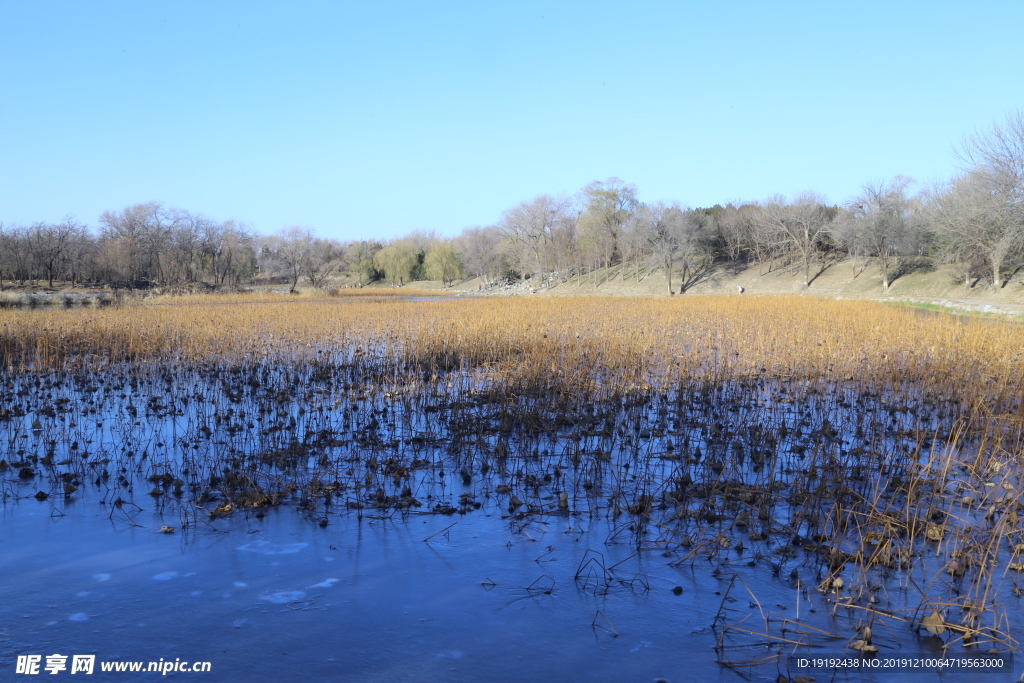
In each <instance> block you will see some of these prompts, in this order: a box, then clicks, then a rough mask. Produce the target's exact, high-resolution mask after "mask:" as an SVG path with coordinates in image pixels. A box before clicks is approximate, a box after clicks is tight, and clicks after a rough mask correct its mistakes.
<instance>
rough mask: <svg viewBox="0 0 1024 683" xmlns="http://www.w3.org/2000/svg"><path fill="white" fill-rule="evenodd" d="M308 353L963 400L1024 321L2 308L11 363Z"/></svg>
mask: <svg viewBox="0 0 1024 683" xmlns="http://www.w3.org/2000/svg"><path fill="white" fill-rule="evenodd" d="M317 352H321V353H323V352H327V353H337V352H340V353H345V354H349V355H348V357H349V358H353V359H354V358H364V359H370V358H372V359H376V360H378V361H379V362H381V363H384V364H385V365H386V364H389V363H390V364H391V365H390V366H389V367H392V368H393V369H394V372H395V373H397V374H398V375H400V374H402V373H406V372H416V373H418V374H420V375H422V373H424V372H426V373H435V374H436V373H437V372H439V371H441V370H452V369H459V368H465V369H475V370H480V369H484V370H486V371H487V372H488V373H489V374H490V375H491V376H492V377H494V378H496V379H504V380H506V381H508V382H513V383H518V382H525V383H531V384H532V383H540V384H541V385H545V384H552V383H557V384H559V385H560V386H563V387H566V388H572V387H579V388H581V389H583V388H588V389H593V388H594V387H595V386H597V385H600V386H601V387H603V388H605V389H607V390H625V389H629V388H631V387H636V386H637V385H650V384H661V383H665V382H667V383H672V382H675V381H677V380H681V379H687V378H689V379H692V378H694V377H695V376H696V377H706V378H707V379H709V380H714V381H728V380H730V379H734V378H739V377H750V376H757V375H762V376H764V375H767V376H773V377H778V376H786V377H790V378H806V379H809V380H824V381H827V382H830V383H831V382H836V381H840V382H843V381H851V380H852V381H857V382H858V383H860V384H861V385H862V386H864V385H865V384H867V385H870V386H875V387H877V388H879V389H893V388H898V387H900V386H901V384H902V383H905V382H912V383H914V384H915V385H916V386H917V388H918V389H927V390H934V391H935V392H936V393H937V394H939V395H955V396H958V397H960V398H962V399H980V400H986V399H1005V398H1007V397H1008V394H1007V392H1010V395H1016V396H1017V397H1019V396H1020V390H1021V383H1022V375H1024V327H1021V326H1019V325H1012V324H1003V323H999V322H990V321H986V320H962V319H958V318H954V317H950V316H944V315H930V314H922V313H920V312H916V311H912V310H906V309H901V308H896V307H892V306H885V305H882V304H878V303H873V302H861V301H822V300H817V299H811V298H806V297H733V298H723V297H692V298H690V297H686V298H679V299H671V300H651V299H600V300H596V299H590V298H580V299H572V298H559V299H516V298H500V299H499V298H486V299H473V298H466V299H460V300H437V301H409V300H391V299H386V298H382V299H372V300H371V299H367V298H365V297H341V298H338V299H334V300H330V301H302V300H290V301H286V302H280V303H273V302H266V301H253V302H251V303H247V302H229V303H225V302H224V300H223V299H222V298H216V297H210V298H209V299H208V300H202V299H192V300H189V301H186V302H181V303H176V304H173V305H152V304H134V305H129V306H124V307H118V308H108V309H98V310H85V309H79V310H74V309H71V310H35V311H22V310H7V311H0V364H2V366H3V367H4V368H6V369H8V370H13V371H17V370H24V369H35V370H44V369H46V370H55V369H61V368H72V367H94V368H95V367H102V366H104V365H107V364H110V363H118V362H125V361H128V362H151V361H157V362H160V361H167V362H172V361H173V362H188V363H192V362H206V361H211V360H216V361H218V362H247V361H252V360H259V359H263V360H274V359H276V358H280V359H281V360H282V361H284V360H287V359H295V358H301V357H313V358H315V357H316V355H317Z"/></svg>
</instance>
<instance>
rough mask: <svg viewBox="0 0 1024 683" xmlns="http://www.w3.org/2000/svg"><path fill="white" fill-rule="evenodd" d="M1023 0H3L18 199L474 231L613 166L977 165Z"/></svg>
mask: <svg viewBox="0 0 1024 683" xmlns="http://www.w3.org/2000/svg"><path fill="white" fill-rule="evenodd" d="M1022 26H1024V2H1019V1H1017V0H1013V1H1006V2H987V3H977V2H973V3H972V2H901V1H900V0H888V1H886V2H857V3H823V2H820V1H819V2H807V3H796V2H779V3H770V2H763V1H758V2H699V3H698V2H664V3H656V2H646V3H644V2H632V3H625V2H615V3H611V2H608V3H603V2H579V3H568V2H562V3H558V2H535V3H531V2H515V3H511V2H509V3H492V2H480V1H479V0H478V1H476V2H465V3H446V2H404V3H397V2H358V3H356V2H289V3H284V2H280V3H267V2H253V1H249V2H237V3H236V2H220V1H214V2H209V1H206V2H194V3H193V2H183V1H181V0H176V1H174V2H139V1H137V0H135V1H132V2H103V1H100V0H95V1H89V2H80V1H77V0H76V1H68V2H46V1H43V0H0V220H2V221H4V222H6V223H8V224H10V223H21V224H28V223H31V222H34V221H55V220H58V219H60V218H61V217H62V216H64V215H65V214H68V213H71V214H74V215H76V216H77V217H78V218H79V219H80V220H82V221H84V222H86V223H88V224H90V225H95V224H96V222H97V217H98V216H99V214H100V213H101V212H102V211H104V210H106V209H119V208H122V207H124V206H127V205H130V204H135V203H139V202H145V201H150V200H158V201H162V202H164V203H165V204H166V205H168V206H179V207H182V208H187V209H191V210H195V211H202V212H204V213H206V214H207V215H209V216H211V217H213V218H217V219H227V218H236V219H239V220H244V221H247V222H249V223H250V224H251V225H253V226H254V227H255V228H257V229H258V230H260V231H261V232H273V231H276V230H278V229H280V228H282V227H284V226H288V225H303V226H309V227H312V228H314V229H315V230H316V231H317V232H318V233H320V234H321V235H324V236H332V237H337V238H339V239H355V238H363V237H391V236H396V235H400V234H404V233H406V232H408V231H410V230H413V229H419V228H425V229H434V230H437V231H438V232H440V233H442V234H455V233H457V232H458V231H460V230H461V229H462V228H464V227H466V226H469V225H486V224H489V223H493V222H495V221H496V220H497V219H498V218H499V217H500V215H501V212H502V211H503V210H505V209H507V208H509V207H511V206H513V205H515V204H517V203H518V202H520V201H524V200H528V199H531V198H532V197H534V196H535V195H537V194H541V193H551V194H556V193H572V192H575V191H577V190H578V189H580V188H581V187H582V186H583V185H585V184H586V183H587V182H589V181H591V180H596V179H605V178H607V177H610V176H618V177H620V178H622V179H623V180H626V181H627V182H631V183H635V184H636V185H637V186H638V187H639V189H640V197H641V199H643V200H645V201H646V200H658V199H663V200H678V201H681V202H683V203H685V204H689V205H691V206H704V205H711V204H714V203H716V202H725V201H728V200H736V199H759V198H764V197H766V196H768V195H770V194H773V193H782V194H786V195H791V194H793V193H797V192H800V191H803V190H807V189H813V190H816V191H819V192H821V193H823V194H824V195H825V196H826V197H827V199H828V200H829V201H831V202H842V201H843V200H844V199H846V198H847V197H849V196H850V195H851V194H852V193H854V192H856V191H857V189H858V188H859V187H860V185H862V184H863V183H865V182H868V181H872V180H880V179H885V178H888V177H890V176H892V175H895V174H904V175H908V176H911V177H914V178H916V179H918V180H920V181H924V182H930V181H934V180H938V179H942V178H945V177H948V176H950V175H951V174H953V173H954V172H955V171H956V161H955V159H954V157H953V154H952V151H953V149H954V147H955V146H956V144H957V143H958V142H959V141H960V139H961V138H962V137H963V135H965V134H967V133H970V132H972V131H973V130H975V129H976V128H983V127H987V126H989V125H991V123H993V122H994V121H996V120H999V119H1002V118H1003V117H1005V115H1006V114H1007V113H1009V112H1010V111H1011V110H1013V109H1017V108H1020V107H1024V74H1022V65H1024V38H1022V33H1021V27H1022Z"/></svg>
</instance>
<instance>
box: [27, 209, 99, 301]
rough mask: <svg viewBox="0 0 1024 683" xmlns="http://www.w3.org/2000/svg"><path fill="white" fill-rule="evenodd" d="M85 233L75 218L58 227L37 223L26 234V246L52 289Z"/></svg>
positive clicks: (66, 219) (59, 224) (71, 217)
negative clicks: (80, 237) (72, 251)
mask: <svg viewBox="0 0 1024 683" xmlns="http://www.w3.org/2000/svg"><path fill="white" fill-rule="evenodd" d="M84 231H85V226H83V225H81V224H79V223H78V222H77V221H76V220H75V219H74V217H73V216H66V217H65V218H64V220H63V221H61V222H60V223H58V224H56V225H48V224H46V223H36V224H35V225H33V226H32V227H30V228H29V229H28V232H27V233H26V245H27V247H28V250H29V253H30V254H31V256H32V259H33V260H34V261H35V263H36V264H37V265H38V266H39V267H40V268H41V270H42V272H43V273H45V275H46V278H47V281H48V282H49V285H50V287H51V288H52V287H53V281H54V279H55V278H56V277H57V276H58V275H59V274H61V273H62V271H63V269H64V268H65V267H66V265H67V262H68V258H69V256H70V254H71V249H72V246H73V244H74V241H75V240H76V239H78V237H79V236H80V235H81V234H82V233H83V232H84Z"/></svg>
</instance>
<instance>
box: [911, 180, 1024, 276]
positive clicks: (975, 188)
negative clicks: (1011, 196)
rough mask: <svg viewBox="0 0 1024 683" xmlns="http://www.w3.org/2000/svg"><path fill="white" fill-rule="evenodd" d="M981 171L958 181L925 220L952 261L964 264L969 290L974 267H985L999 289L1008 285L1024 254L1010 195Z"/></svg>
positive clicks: (934, 201)
mask: <svg viewBox="0 0 1024 683" xmlns="http://www.w3.org/2000/svg"><path fill="white" fill-rule="evenodd" d="M990 182H991V179H990V178H989V177H988V176H987V175H986V174H984V173H981V172H978V171H977V170H975V171H971V172H970V173H968V174H967V175H965V176H962V177H960V178H957V179H955V180H953V181H952V182H950V183H949V185H948V186H947V187H946V188H944V189H943V190H940V191H938V192H933V193H932V194H931V195H930V197H929V200H928V202H927V204H926V215H927V216H928V218H929V219H930V221H931V223H932V225H933V226H934V229H935V231H936V233H937V235H938V238H939V241H940V244H941V245H942V249H943V252H944V255H945V256H946V258H947V260H951V261H958V262H960V263H963V264H965V272H964V286H965V287H969V286H970V278H971V268H970V264H972V263H980V264H985V265H986V266H987V267H988V269H989V272H990V274H991V286H992V287H993V288H994V289H998V288H1001V287H1003V286H1004V285H1005V279H1004V276H1003V273H1004V266H1005V265H1006V264H1007V262H1008V261H1010V260H1012V259H1013V258H1015V257H1018V256H1019V255H1020V254H1021V251H1022V249H1024V224H1022V222H1021V221H1020V220H1019V219H1018V218H1017V217H1016V216H1015V211H1013V207H1012V205H1008V202H1007V200H1006V197H1005V195H1004V194H1003V192H1001V191H999V190H998V189H995V188H993V187H992V186H991V185H990Z"/></svg>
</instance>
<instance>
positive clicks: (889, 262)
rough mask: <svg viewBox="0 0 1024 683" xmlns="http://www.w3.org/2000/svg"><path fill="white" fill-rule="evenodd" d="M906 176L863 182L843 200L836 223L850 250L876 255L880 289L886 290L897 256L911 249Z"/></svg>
mask: <svg viewBox="0 0 1024 683" xmlns="http://www.w3.org/2000/svg"><path fill="white" fill-rule="evenodd" d="M912 182H913V181H912V180H911V179H910V178H905V177H903V176H896V177H895V178H893V179H892V180H890V181H888V182H885V183H874V184H868V185H865V186H864V187H863V188H862V190H861V193H860V194H859V195H857V196H856V197H855V198H853V199H851V200H850V201H849V202H847V204H846V209H847V211H848V212H849V213H848V214H847V215H846V216H844V217H843V218H842V219H840V220H838V221H837V223H836V228H837V230H838V231H840V232H841V233H842V236H843V241H844V242H845V244H846V245H847V249H848V251H849V252H850V253H851V254H854V255H856V254H857V253H858V251H859V252H861V253H863V254H865V255H866V256H874V257H875V258H876V259H878V268H879V271H880V272H881V275H882V291H883V292H887V291H888V290H889V285H890V284H891V280H892V277H893V274H894V269H897V268H898V266H899V262H900V259H901V258H902V257H904V256H906V255H908V254H910V253H912V252H913V249H914V247H915V246H916V244H915V239H914V238H915V230H914V225H913V211H912V205H911V200H910V198H909V197H908V196H907V192H906V190H907V187H908V186H909V185H910V184H911V183H912Z"/></svg>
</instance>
